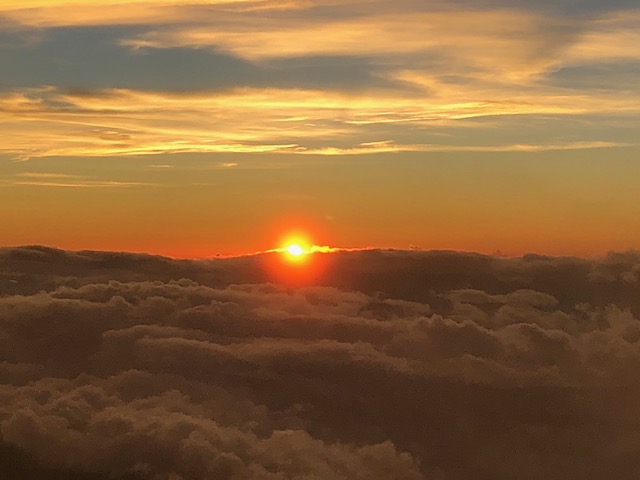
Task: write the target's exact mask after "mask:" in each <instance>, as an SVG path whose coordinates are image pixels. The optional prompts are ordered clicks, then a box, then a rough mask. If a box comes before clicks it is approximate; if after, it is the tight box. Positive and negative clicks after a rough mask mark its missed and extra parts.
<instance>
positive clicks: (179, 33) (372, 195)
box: [0, 0, 640, 256]
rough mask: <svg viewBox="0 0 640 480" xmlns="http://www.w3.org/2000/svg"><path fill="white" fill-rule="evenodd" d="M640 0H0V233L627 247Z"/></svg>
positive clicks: (137, 243)
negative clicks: (293, 234) (295, 234)
mask: <svg viewBox="0 0 640 480" xmlns="http://www.w3.org/2000/svg"><path fill="white" fill-rule="evenodd" d="M638 25H640V8H638V4H637V2H636V1H632V0H613V1H608V2H601V1H595V0H584V1H581V0H572V1H563V0H560V1H553V2H552V1H546V0H545V1H539V2H525V1H518V0H513V1H507V0H495V1H491V2H489V1H470V0H467V1H465V0H460V1H448V2H444V1H440V2H439V1H431V0H420V1H418V0H397V1H394V2H387V1H382V0H362V1H355V0H345V1H335V0H307V1H303V0H300V1H298V0H291V1H287V0H283V1H269V0H247V1H242V0H227V1H217V0H212V1H197V0H192V1H189V0H160V1H146V0H133V1H132V0H128V1H126V2H125V1H123V0H101V1H99V2H98V1H91V0H85V1H83V0H75V1H72V0H33V1H31V0H27V1H24V0H0V72H1V73H0V244H3V245H19V244H46V245H52V246H57V247H61V248H70V249H106V250H130V251H142V252H151V253H160V254H167V255H173V256H210V255H215V254H217V253H223V254H240V253H246V252H255V251H259V250H264V249H268V248H272V247H274V246H276V244H277V242H278V240H279V238H280V236H281V234H282V233H283V232H285V231H287V230H288V229H292V228H295V229H302V230H307V231H309V234H310V236H311V238H312V239H313V241H315V242H316V243H318V244H326V245H335V246H344V247H364V246H376V247H396V248H408V247H409V246H410V245H413V246H419V247H421V248H424V249H431V248H435V249H462V250H476V251H481V252H493V251H495V250H498V249H499V250H501V251H503V252H504V253H507V254H520V253H523V252H527V251H535V252H540V253H551V254H575V255H593V254H599V253H602V252H605V251H607V250H622V249H629V248H640V220H639V219H640V193H638V188H637V183H638V179H640V164H639V163H638V158H640V144H639V142H638V131H639V127H640V89H639V88H638V85H639V84H640V29H638Z"/></svg>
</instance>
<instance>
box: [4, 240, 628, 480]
mask: <svg viewBox="0 0 640 480" xmlns="http://www.w3.org/2000/svg"><path fill="white" fill-rule="evenodd" d="M277 255H278V254H265V255H257V256H253V257H240V258H233V259H223V260H214V261H173V260H168V259H164V258H161V257H150V256H138V255H126V254H107V253H98V252H79V253H70V252H63V251H59V250H52V249H46V248H41V247H27V248H18V249H4V250H2V251H1V252H0V256H1V257H2V263H1V265H2V271H1V272H0V275H1V276H0V286H1V291H2V292H3V295H2V297H0V319H1V320H0V359H1V363H0V382H1V383H2V385H1V386H0V398H1V401H0V433H1V435H2V441H3V442H4V447H3V449H2V455H5V456H9V457H11V458H14V457H15V456H16V455H18V454H19V452H24V453H26V454H28V455H29V457H24V458H26V460H24V459H23V461H22V463H21V462H19V461H13V463H11V465H13V467H12V468H13V469H14V470H13V471H14V476H15V478H20V473H22V474H23V475H24V472H25V471H29V470H28V469H31V470H30V471H31V472H34V471H36V472H40V475H41V476H40V477H39V478H51V477H46V476H45V473H42V472H57V473H58V474H62V473H65V472H66V474H67V475H71V474H80V473H79V472H84V474H85V475H89V476H90V477H91V478H102V477H101V475H116V476H122V477H123V478H124V477H127V478H129V477H131V476H132V477H131V478H145V479H146V478H163V479H165V478H166V479H179V478H184V479H198V478H202V479H205V478H216V479H220V478H238V479H240V478H259V479H286V478H292V479H293V478H322V479H324V478H327V479H328V478H332V479H333V478H345V479H354V478H362V479H376V478H379V479H386V478H398V479H452V480H454V479H466V478H471V477H473V478H481V479H485V478H486V479H503V478H504V479H508V478H521V477H522V475H523V472H524V474H526V476H527V477H528V478H549V479H566V478H576V479H577V478H581V479H599V478H603V477H604V476H608V477H611V478H616V479H632V478H635V474H636V473H637V471H638V469H639V468H640V464H639V463H638V458H640V457H638V453H639V452H638V445H639V443H638V440H639V438H638V433H637V432H638V426H639V423H640V411H639V410H638V407H637V398H638V394H639V389H640V384H639V382H638V379H637V368H638V366H639V365H640V349H639V348H638V345H639V344H638V342H639V340H640V323H639V321H638V318H639V315H640V301H639V300H638V299H639V298H640V295H639V293H640V292H639V290H640V283H639V278H640V255H638V254H637V253H634V252H630V253H624V254H622V253H621V254H611V255H609V256H608V257H606V258H603V259H599V260H583V259H577V258H550V257H540V256H526V257H522V258H513V259H512V258H500V257H490V256H481V255H473V254H456V253H448V252H397V251H377V250H372V251H362V252H338V253H331V254H316V255H315V257H317V259H316V260H314V261H315V262H316V265H315V267H314V268H317V269H318V270H317V271H318V272H322V273H321V274H319V275H318V277H317V278H316V279H315V280H314V281H313V282H311V283H309V282H307V284H303V283H304V282H298V283H296V284H295V285H294V284H291V283H287V282H282V281H278V280H279V279H280V280H282V279H283V278H285V277H283V276H281V275H280V274H278V273H277V271H276V270H274V269H273V268H272V267H273V262H274V261H275V260H274V258H277ZM280 268H284V267H282V265H281V266H280ZM287 279H288V280H290V278H289V277H287ZM16 449H17V450H16ZM2 455H0V457H1V456H2ZM20 455H23V453H21V454H20ZM20 458H23V457H20ZM35 465H37V467H36V466H35ZM20 469H22V470H20ZM60 472H62V473H60ZM51 475H53V474H51ZM31 478H38V477H34V476H32V477H31ZM69 478H70V477H69ZM87 478H89V477H87Z"/></svg>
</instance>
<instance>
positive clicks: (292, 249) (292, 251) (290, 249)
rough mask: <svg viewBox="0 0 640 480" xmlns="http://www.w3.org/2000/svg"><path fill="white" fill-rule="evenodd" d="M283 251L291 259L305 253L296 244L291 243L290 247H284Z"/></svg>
mask: <svg viewBox="0 0 640 480" xmlns="http://www.w3.org/2000/svg"><path fill="white" fill-rule="evenodd" d="M285 251H286V252H287V253H288V254H289V255H291V256H293V257H299V256H300V255H304V254H305V253H307V252H306V251H305V249H304V248H302V247H301V246H300V245H298V244H297V243H292V244H291V245H289V246H287V247H285Z"/></svg>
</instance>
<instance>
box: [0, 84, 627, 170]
mask: <svg viewBox="0 0 640 480" xmlns="http://www.w3.org/2000/svg"><path fill="white" fill-rule="evenodd" d="M447 100H449V101H450V100H451V98H442V99H435V98H434V99H427V98H425V99H424V103H423V104H416V103H415V99H414V98H411V97H405V96H393V95H388V96H386V97H383V96H378V97H375V98H374V97H369V96H354V95H349V94H345V93H331V92H323V91H312V90H307V91H305V90H278V89H238V90H232V91H224V92H193V93H188V94H187V93H185V94H168V93H166V92H145V91H135V90H103V91H97V92H93V93H90V92H78V93H74V92H72V91H64V90H60V89H56V88H53V87H48V88H42V89H30V90H27V91H25V92H9V93H6V94H4V95H1V96H0V105H2V108H3V113H1V114H0V124H1V125H2V126H3V129H4V131H5V132H6V133H7V134H8V135H7V137H6V140H5V141H4V142H3V144H2V147H1V149H2V150H3V151H5V152H7V153H11V154H12V155H15V156H17V157H20V158H30V157H43V156H63V155H67V156H82V155H85V156H106V155H115V154H126V155H152V154H159V153H179V152H236V153H237V152H245V153H248V152H274V151H279V152H286V153H318V154H330V155H335V154H343V153H344V154H349V153H351V154H353V153H359V154H364V153H375V152H382V151H473V150H476V151H509V150H513V151H532V150H562V149H576V148H577V149H584V148H604V147H615V146H619V145H623V144H626V143H632V142H624V141H620V140H619V139H616V140H607V139H606V137H605V138H603V139H602V140H600V139H598V140H594V139H591V140H586V139H570V140H566V141H564V142H549V141H546V142H542V143H539V144H537V143H536V144H527V143H523V142H516V143H513V144H505V143H504V142H500V141H493V142H491V144H489V145H487V144H473V143H469V142H466V143H462V144H460V143H452V144H446V143H442V142H441V140H442V139H440V141H435V139H434V138H431V139H430V140H431V141H429V142H425V141H424V137H425V134H428V131H429V129H430V128H436V127H438V128H445V129H448V128H455V127H456V126H458V127H466V128H478V127H477V125H473V124H472V123H469V122H470V121H471V120H473V119H475V118H484V117H491V118H501V117H505V118H508V117H510V116H514V115H531V114H537V115H588V114H591V115H595V114H599V113H603V111H604V112H621V111H629V112H632V111H633V108H634V107H633V105H629V104H626V103H624V102H621V101H620V100H618V99H617V98H615V97H608V96H606V95H605V96H601V97H600V98H583V97H572V96H557V97H556V96H549V97H544V96H542V95H540V96H537V97H525V98H522V99H521V100H518V99H511V100H506V99H505V101H504V102H501V101H493V102H467V103H462V102H460V103H458V102H453V103H449V102H448V101H447ZM393 125H397V128H398V129H400V130H398V132H401V133H402V135H403V136H404V139H403V140H402V141H397V140H394V139H393V138H389V137H390V133H389V131H378V130H377V129H378V128H379V127H384V128H385V129H388V128H391V127H393ZM492 128H493V127H492ZM399 134H400V133H399ZM381 136H382V138H380V137H381ZM376 137H377V138H376ZM385 137H386V138H385Z"/></svg>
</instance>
